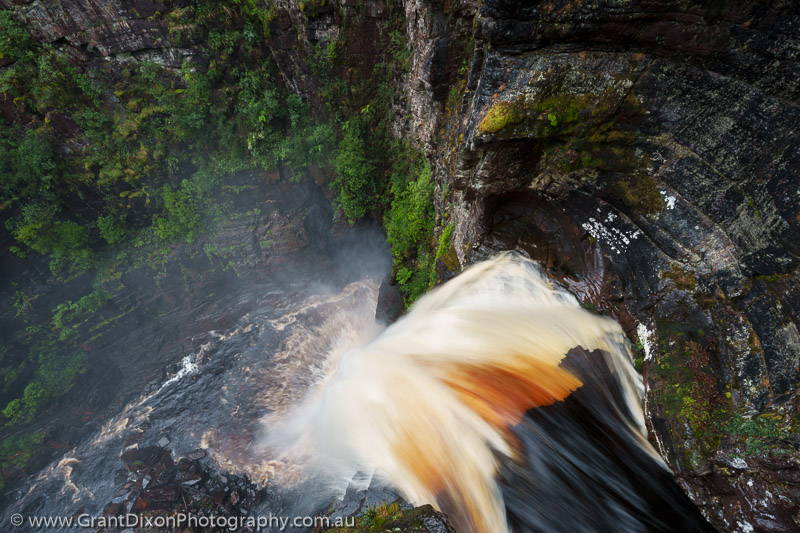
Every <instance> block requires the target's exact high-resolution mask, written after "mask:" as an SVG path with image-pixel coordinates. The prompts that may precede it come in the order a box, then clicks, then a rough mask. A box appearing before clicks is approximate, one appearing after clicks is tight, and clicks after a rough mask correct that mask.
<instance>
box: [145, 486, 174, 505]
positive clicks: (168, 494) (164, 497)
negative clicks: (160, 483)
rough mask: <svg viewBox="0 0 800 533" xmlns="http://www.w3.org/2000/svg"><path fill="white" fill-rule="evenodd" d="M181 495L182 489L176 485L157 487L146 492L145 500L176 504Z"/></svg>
mask: <svg viewBox="0 0 800 533" xmlns="http://www.w3.org/2000/svg"><path fill="white" fill-rule="evenodd" d="M180 495H181V489H180V488H179V487H176V486H174V485H167V486H164V487H155V488H152V489H148V490H147V491H145V498H147V499H148V500H150V501H153V502H174V501H177V500H178V498H179V497H180Z"/></svg>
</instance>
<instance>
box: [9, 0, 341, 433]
mask: <svg viewBox="0 0 800 533" xmlns="http://www.w3.org/2000/svg"><path fill="white" fill-rule="evenodd" d="M157 16H161V15H160V14H159V15H157ZM167 16H168V17H169V19H168V20H169V22H170V24H171V27H172V28H174V31H171V33H172V34H173V37H175V38H176V39H177V40H180V39H182V38H184V37H188V34H187V35H186V36H183V35H178V34H179V33H181V32H184V33H185V32H189V33H194V36H195V37H198V38H200V39H201V40H204V41H205V42H206V43H207V49H206V63H207V65H208V66H207V68H206V67H203V68H201V66H200V65H199V64H192V63H188V62H187V63H184V65H183V67H182V68H181V69H180V70H175V69H169V68H165V67H163V66H161V65H158V64H155V63H148V62H140V63H127V64H120V63H115V62H103V63H97V64H93V65H92V66H91V68H81V67H78V66H75V65H73V64H72V63H71V62H70V59H69V57H68V56H67V55H66V54H64V53H61V52H59V51H58V50H56V49H55V48H54V47H53V46H51V45H49V44H44V43H39V42H37V41H36V40H35V39H33V38H32V37H31V36H30V34H29V33H28V31H27V30H26V29H25V28H24V27H22V26H21V25H20V24H18V23H17V22H16V21H15V19H14V18H13V16H12V14H11V11H9V10H6V9H2V10H0V57H2V58H3V59H6V60H8V59H11V60H12V61H13V62H12V63H11V64H9V65H8V66H7V67H5V68H4V69H3V70H2V73H0V93H2V94H3V96H4V97H5V99H6V101H7V102H12V104H13V107H14V112H15V113H16V114H17V115H18V116H20V117H23V120H21V121H20V123H16V124H8V123H4V122H2V120H0V176H2V178H1V179H2V187H0V222H2V225H3V227H4V228H5V229H6V230H7V231H8V232H9V233H10V234H11V235H12V236H13V238H14V239H15V240H16V244H15V246H13V247H12V251H13V252H14V253H16V254H17V255H19V256H20V257H23V258H24V257H28V256H31V258H32V259H34V258H35V257H36V255H41V256H46V257H47V258H48V261H49V266H50V270H51V272H52V274H53V276H54V277H55V278H56V279H57V280H58V281H62V282H67V281H69V280H70V279H72V278H74V277H76V276H78V275H81V274H86V273H89V274H90V275H94V276H95V282H94V284H93V285H94V288H93V289H90V291H91V292H88V293H87V294H84V295H83V296H82V297H78V298H75V300H74V301H71V300H67V301H65V302H63V303H61V304H58V305H56V306H55V307H54V308H53V309H52V310H51V314H50V315H49V316H48V315H47V314H46V311H45V312H44V313H45V315H44V316H42V314H43V313H42V310H39V313H38V315H37V314H36V313H35V312H32V311H31V309H32V306H31V302H32V301H33V300H35V298H36V296H35V295H30V296H29V295H27V294H25V293H23V292H21V291H19V292H18V293H17V295H16V296H15V300H14V306H15V308H16V309H17V314H18V316H21V317H22V318H24V319H25V320H28V321H30V322H33V323H37V322H38V324H39V325H36V326H30V327H28V329H27V330H23V331H21V332H18V335H17V337H18V338H17V339H16V342H17V347H18V349H19V347H20V346H21V347H23V348H22V349H23V350H24V349H25V348H24V347H25V346H27V349H28V356H27V358H26V359H24V360H22V361H20V360H19V358H17V359H11V358H7V357H6V355H4V357H3V358H2V359H0V368H2V371H3V375H4V380H3V391H4V393H5V394H10V393H11V392H12V391H15V390H16V391H19V392H18V393H17V395H16V397H13V396H12V397H11V398H10V399H8V400H6V401H7V404H6V405H5V407H3V406H1V405H0V408H2V413H3V415H4V417H5V424H6V425H7V426H15V425H19V424H25V423H28V422H30V421H31V420H33V418H34V417H35V416H36V414H37V413H38V412H40V411H42V410H43V409H45V408H46V407H47V406H48V405H49V404H50V403H51V402H52V401H53V400H55V399H56V398H58V397H59V396H61V395H62V394H64V393H65V392H66V391H68V390H69V389H70V387H71V386H72V384H73V382H74V380H75V378H76V376H77V375H79V374H80V373H81V372H82V370H83V368H84V365H85V362H86V358H87V354H86V352H85V350H83V349H82V347H81V344H80V343H81V342H83V341H85V340H86V339H85V338H84V337H85V335H84V333H85V332H87V331H95V330H96V328H97V327H99V326H98V325H99V324H104V323H107V322H108V321H110V320H113V317H103V316H102V314H100V310H101V308H103V307H104V304H105V302H106V300H107V299H108V298H110V294H108V293H107V292H106V291H105V290H104V289H103V288H102V287H103V283H104V282H105V281H108V280H113V279H117V278H118V277H119V275H120V274H121V271H122V270H125V269H127V268H135V267H138V266H144V265H152V266H153V267H154V268H156V269H157V268H159V265H161V268H163V265H164V264H165V261H166V258H167V255H168V253H169V251H170V250H171V249H172V247H173V246H174V245H175V244H177V243H180V242H192V241H194V240H195V239H197V238H198V236H199V235H200V234H201V230H202V228H204V227H206V226H208V225H210V224H214V223H215V221H217V220H220V219H221V218H222V217H223V216H224V212H223V207H222V206H220V205H219V204H218V202H215V198H216V197H217V196H218V194H219V191H220V189H221V187H222V184H223V183H224V181H225V180H226V178H227V177H228V176H230V175H232V174H233V173H235V172H238V171H241V170H246V169H258V168H261V169H274V168H275V167H277V166H279V165H280V166H283V167H284V168H286V169H287V174H289V175H291V176H293V178H292V179H294V180H302V179H305V178H306V176H307V175H308V172H307V168H308V167H309V166H311V165H313V164H317V165H320V166H324V165H327V164H329V163H330V162H331V161H332V160H333V159H334V156H335V151H336V135H335V133H334V128H333V127H332V125H331V124H330V123H329V122H327V121H320V120H318V119H317V118H315V116H314V114H313V113H312V112H311V110H310V107H309V104H308V103H307V102H305V101H303V100H302V99H301V98H300V97H298V96H297V95H294V94H290V93H289V91H287V90H286V88H285V87H284V86H283V84H282V83H281V82H280V81H279V76H278V74H277V69H276V67H275V66H274V65H273V64H272V62H271V61H270V60H268V59H267V60H265V57H264V55H263V50H265V49H266V46H267V44H266V41H265V39H266V37H267V36H268V34H269V31H268V27H269V22H270V21H271V18H272V17H273V16H274V12H273V10H272V9H264V6H263V5H262V4H261V3H260V2H255V1H254V0H231V1H229V2H216V3H197V4H192V5H190V6H187V7H186V8H183V9H179V10H173V11H171V12H170V13H169V14H168V15H167ZM241 21H244V23H243V24H242V22H241ZM267 57H269V55H267ZM231 65H234V67H231ZM32 254H35V255H32ZM124 313H125V312H123V313H122V314H124ZM100 334H101V332H97V333H95V334H94V335H95V336H97V335H100Z"/></svg>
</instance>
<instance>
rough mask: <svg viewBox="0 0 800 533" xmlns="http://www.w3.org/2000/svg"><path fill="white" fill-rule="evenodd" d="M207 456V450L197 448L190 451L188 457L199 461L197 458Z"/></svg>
mask: <svg viewBox="0 0 800 533" xmlns="http://www.w3.org/2000/svg"><path fill="white" fill-rule="evenodd" d="M205 456H206V451H205V450H195V451H193V452H191V453H189V454H188V455H187V456H186V457H187V458H189V459H191V460H192V461H197V460H200V459H202V458H203V457H205Z"/></svg>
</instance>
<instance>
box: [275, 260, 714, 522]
mask: <svg viewBox="0 0 800 533" xmlns="http://www.w3.org/2000/svg"><path fill="white" fill-rule="evenodd" d="M350 334H351V333H348V335H350ZM337 360H338V364H334V365H332V368H333V369H332V370H331V375H330V376H328V377H327V378H326V379H324V380H323V381H322V383H321V384H320V385H319V387H318V388H317V390H316V391H314V393H310V394H309V395H308V396H307V397H306V399H305V400H304V401H303V402H302V403H301V404H299V405H298V406H297V407H295V408H293V409H291V410H290V411H289V412H286V413H283V414H282V415H281V420H280V421H275V420H272V421H271V422H270V424H269V426H270V430H269V433H270V435H269V437H268V438H267V439H266V440H267V442H266V446H267V448H269V449H271V450H272V452H273V453H281V454H283V455H284V456H292V457H293V460H296V461H305V462H307V463H309V464H313V465H314V466H315V467H318V468H321V469H323V470H324V471H326V472H327V473H328V475H345V474H344V473H348V472H349V473H352V471H353V469H365V470H370V469H372V470H375V471H377V472H380V473H381V474H382V475H383V476H385V478H386V479H387V480H388V481H389V482H390V483H391V484H392V485H393V486H394V487H395V488H397V489H398V490H399V491H400V492H401V493H402V495H403V496H404V498H406V499H407V500H408V501H409V502H411V503H413V504H424V503H431V504H433V505H434V506H435V507H437V508H439V509H441V510H443V511H444V512H445V513H447V514H448V516H449V517H450V520H451V521H452V522H453V524H454V526H455V528H456V530H457V531H459V532H460V533H468V532H485V533H505V532H507V531H509V524H510V523H511V524H513V528H514V529H516V530H530V531H552V530H558V529H559V528H558V527H557V526H552V525H549V524H547V519H546V518H543V516H544V515H546V514H547V506H548V498H547V494H548V490H550V491H551V492H553V490H552V489H553V488H554V487H562V486H564V487H566V488H565V489H564V490H561V488H559V492H565V491H566V492H569V491H572V492H573V496H571V497H570V498H571V499H570V498H567V499H566V500H565V499H564V498H565V496H564V495H563V494H560V493H559V494H558V495H554V496H553V497H552V501H553V505H554V508H553V510H556V509H559V508H560V506H564V505H566V506H567V507H569V506H572V505H581V506H583V509H584V511H586V510H593V509H594V508H595V507H596V505H595V506H594V507H593V506H592V505H588V504H583V503H581V502H580V498H581V497H583V496H586V494H587V493H586V490H588V489H586V486H585V485H586V484H587V483H588V484H591V483H596V484H597V490H596V492H598V493H601V494H606V495H610V496H608V498H607V499H609V500H614V501H616V500H619V499H621V498H623V496H619V495H618V494H617V492H619V493H625V491H627V490H628V489H627V488H626V487H625V486H624V482H622V481H619V480H617V477H620V478H623V477H624V478H625V479H628V478H630V479H633V480H634V483H633V484H634V485H635V488H634V489H631V491H628V492H631V495H630V496H629V497H628V498H629V500H630V501H631V507H632V510H630V511H625V510H621V509H623V508H624V507H625V506H624V505H622V504H620V503H619V502H617V503H610V504H607V505H606V506H607V507H608V508H609V509H608V510H607V511H606V512H605V514H606V518H607V519H608V520H610V521H611V522H612V523H613V524H614V525H615V530H617V531H623V530H630V531H637V530H658V529H659V527H661V526H663V527H664V528H666V529H665V530H669V529H670V527H671V526H670V525H669V524H665V523H662V522H663V520H662V519H661V518H658V517H657V516H655V515H657V514H658V513H657V512H655V511H654V512H653V513H649V511H648V508H647V506H648V505H651V506H658V505H663V506H664V507H665V508H666V509H667V511H668V512H672V510H673V509H672V508H675V509H676V510H675V512H678V513H680V512H681V511H680V510H679V509H681V508H682V506H683V507H686V506H688V508H689V509H693V508H692V507H691V504H690V503H689V502H688V499H686V498H685V496H683V494H682V493H681V492H680V490H679V489H678V488H677V485H675V483H674V482H673V481H672V479H671V474H669V472H668V470H667V469H666V467H665V465H664V464H663V462H662V461H661V459H660V457H659V456H658V454H657V453H656V451H655V450H654V449H653V447H652V446H651V445H650V443H649V442H648V440H647V436H646V429H645V424H644V415H643V412H642V408H641V400H642V394H643V386H642V379H641V376H640V375H638V374H637V372H636V371H635V369H634V367H633V362H632V359H631V354H630V350H629V345H628V343H627V341H626V339H625V337H624V334H623V332H622V330H621V328H620V326H619V325H618V324H617V323H616V322H615V321H613V320H611V319H608V318H603V317H600V316H598V315H596V314H593V313H591V312H589V311H587V310H585V309H583V308H581V307H580V306H579V305H578V302H577V301H576V300H575V299H574V298H573V297H572V296H571V295H569V294H568V293H566V292H564V291H562V290H559V289H558V288H556V287H554V286H553V285H552V284H551V283H550V282H549V281H548V279H547V278H546V277H545V276H544V275H543V274H542V272H541V271H540V269H539V268H538V266H537V265H536V264H535V263H533V262H532V261H529V260H527V259H525V258H523V257H521V256H519V255H516V254H503V255H499V256H497V257H496V258H494V259H492V260H490V261H486V262H483V263H479V264H477V265H474V266H472V267H471V268H469V269H468V270H466V271H465V272H464V273H462V274H461V275H459V276H458V277H456V278H455V279H453V280H451V281H449V282H448V283H446V284H444V285H443V286H441V287H439V288H437V289H435V290H434V291H432V292H430V293H429V294H427V295H426V296H424V297H423V298H422V299H420V300H419V301H418V302H417V303H416V304H415V305H414V306H413V308H412V309H411V310H410V312H409V313H408V314H407V315H406V316H404V317H403V318H401V319H400V320H398V321H397V322H396V323H394V324H392V325H391V326H389V327H388V328H386V329H385V330H384V331H383V332H381V333H380V334H378V335H377V336H376V337H375V338H374V339H372V340H371V341H369V342H368V343H367V344H366V345H364V346H361V347H357V348H351V349H349V350H346V351H344V352H343V353H342V354H340V355H338V356H337ZM581 395H583V396H581ZM576 399H577V400H576ZM576 401H577V403H576ZM551 409H559V411H554V412H552V413H551V411H549V410H551ZM537 413H538V414H537ZM542 413H544V415H545V418H541V417H542V416H543V415H542ZM553 414H558V416H563V417H566V418H570V417H573V418H575V419H574V420H566V419H565V420H563V421H562V422H563V427H570V428H571V427H573V426H574V427H575V428H577V429H571V430H570V435H567V436H564V435H559V432H558V430H557V429H556V430H553V429H548V430H546V431H547V433H545V432H544V429H543V428H545V426H547V421H548V420H550V418H552V415H553ZM537 416H538V417H539V418H537ZM547 417H550V418H547ZM570 424H572V425H570ZM576 424H577V425H576ZM587 427H588V428H589V429H586V428H587ZM582 431H585V432H586V436H585V437H584V436H582V433H581V432H582ZM593 432H594V433H593ZM598 432H599V433H600V435H595V436H592V435H594V434H595V433H598ZM600 437H602V438H607V439H610V440H609V442H610V443H611V444H610V445H607V446H605V448H603V445H599V444H598V443H597V442H595V441H594V440H592V439H595V440H596V438H600ZM576 439H577V440H578V441H582V442H584V444H585V446H583V448H580V447H578V448H576V449H577V450H578V451H573V450H572V447H573V445H574V444H575V440H576ZM562 441H563V442H564V446H563V447H562V446H561V445H560V443H561V442H562ZM578 444H580V442H578ZM598 447H600V448H602V449H600V450H599V452H598V451H597V448H598ZM582 449H586V450H588V451H586V452H584V451H581V450H582ZM276 450H279V451H278V452H276ZM592 450H594V451H592ZM590 452H591V453H590ZM594 452H597V453H599V456H598V457H605V456H612V457H615V458H617V459H620V461H621V464H623V465H627V466H621V467H615V471H614V472H612V473H610V474H609V475H608V476H606V477H605V478H604V479H609V480H612V481H611V482H610V483H611V484H612V485H613V486H608V487H606V486H603V483H604V482H603V481H602V479H601V480H600V481H592V479H593V474H591V471H592V470H593V469H594V468H595V465H596V467H597V469H598V470H597V471H598V472H599V471H601V470H602V469H603V468H604V464H605V463H604V462H603V460H602V458H600V459H597V458H595V456H594V455H592V454H593V453H594ZM532 453H533V455H532ZM584 453H586V454H588V455H586V456H585V458H583V454H584ZM615 460H616V459H615ZM615 464H616V463H615ZM536 472H539V473H540V474H542V476H541V478H539V479H536V478H535V477H534V478H532V479H531V476H530V474H531V473H536ZM587 472H588V473H587ZM545 474H546V475H545ZM615 476H616V477H615ZM637 476H639V477H641V478H642V479H643V480H644V481H643V482H642V483H643V484H642V483H639V479H638V477H637ZM564 480H567V481H566V482H565V481H564ZM637 483H639V484H638V485H637ZM648 483H650V485H652V487H656V488H652V490H651V489H648V488H647V487H648V486H650V485H648ZM570 484H573V485H577V486H578V487H571V488H570ZM641 486H644V487H645V488H644V489H641ZM665 487H666V488H665ZM643 491H644V492H647V491H649V493H648V494H646V495H644V496H642V495H641V492H643ZM653 498H655V501H651V500H653ZM640 499H641V500H642V501H639V500H640ZM594 500H595V503H596V502H598V501H601V500H602V498H595V499H594ZM575 502H577V503H575ZM532 505H533V506H538V507H537V508H536V509H533V510H531V509H530V506H532ZM670 507H672V508H670ZM562 511H563V512H564V513H566V515H565V516H562V518H561V519H560V520H561V521H560V522H555V523H556V524H561V523H563V524H564V530H565V531H570V530H572V531H574V530H581V529H584V530H602V528H601V527H600V524H603V523H604V519H603V518H598V519H597V521H596V522H593V520H594V519H592V518H591V516H589V517H588V518H580V520H584V521H585V523H583V524H578V525H577V526H576V525H575V524H574V523H573V522H574V520H572V519H571V517H570V516H569V515H570V514H571V511H570V509H569V508H566V509H563V510H562ZM592 512H594V511H592ZM693 512H694V514H695V515H698V513H697V511H696V510H693ZM648 513H649V514H648ZM584 514H586V513H585V512H584ZM640 515H641V516H640ZM651 515H652V517H651ZM689 515H691V513H689V514H687V515H686V516H689ZM695 515H691V516H692V517H693V518H692V519H693V520H694V518H697V517H695ZM574 516H575V517H582V516H583V515H582V514H581V511H580V510H578V509H576V510H575V514H574ZM698 516H699V515H698ZM697 522H698V523H703V521H702V519H698V520H697ZM686 524H689V525H688V526H687V525H686ZM683 525H684V527H685V528H687V527H688V529H690V530H691V529H692V527H693V526H692V525H691V523H689V522H687V523H685V524H683Z"/></svg>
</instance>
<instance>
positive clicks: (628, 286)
mask: <svg viewBox="0 0 800 533" xmlns="http://www.w3.org/2000/svg"><path fill="white" fill-rule="evenodd" d="M435 4H436V3H432V2H430V3H429V2H409V3H408V4H407V12H408V20H409V28H410V29H411V30H412V31H411V35H412V45H413V46H414V53H415V70H414V72H413V75H414V76H418V77H419V78H420V79H418V80H412V82H411V98H412V102H413V105H412V109H413V110H414V113H415V115H414V123H416V124H420V123H421V124H427V126H425V127H423V128H422V129H421V131H420V137H421V138H422V140H423V141H424V142H426V144H427V149H428V152H429V154H430V156H431V159H432V160H433V162H434V164H435V166H436V176H437V183H438V187H439V188H438V189H437V191H438V192H439V193H440V194H437V213H438V215H439V217H440V219H441V220H442V221H443V224H447V223H452V224H454V232H453V236H454V237H453V246H452V249H451V254H449V255H451V256H457V259H458V261H457V263H456V262H454V261H452V260H451V261H449V264H448V265H447V266H448V267H449V268H450V269H452V270H457V269H458V268H461V267H463V266H464V265H466V264H468V263H470V262H473V261H475V260H478V259H481V258H483V257H486V256H487V255H489V254H491V253H493V252H495V251H498V250H505V249H516V250H519V251H521V252H523V253H525V254H527V255H529V256H531V257H533V258H536V259H538V260H541V261H542V262H544V263H545V264H546V265H547V266H548V269H549V270H550V271H551V273H552V274H553V275H554V276H556V277H557V279H559V280H560V281H561V282H562V283H563V284H564V285H565V286H567V287H568V288H569V289H570V290H572V291H573V292H574V293H576V294H577V295H578V296H579V298H580V299H581V301H582V302H583V303H584V305H586V306H587V307H591V308H595V309H597V310H599V311H601V312H603V313H609V314H612V315H614V316H616V317H617V318H618V319H619V320H620V321H621V322H622V324H623V325H624V326H625V327H626V329H627V331H628V332H629V336H630V337H631V339H632V340H633V341H634V342H637V341H638V343H639V345H640V353H639V357H640V360H639V361H637V363H639V364H641V366H642V370H643V373H644V376H645V381H646V387H647V412H648V415H649V416H650V430H651V432H652V438H653V440H654V441H655V442H656V443H657V445H658V448H659V450H660V452H661V453H662V455H663V456H664V457H665V459H666V460H667V462H668V464H669V466H670V467H671V468H672V469H673V470H674V471H675V473H676V475H677V477H678V479H679V480H680V481H681V483H682V484H683V486H684V487H685V488H686V490H687V491H688V492H689V494H690V495H691V496H692V497H693V498H694V499H695V501H696V502H697V503H698V505H700V506H701V508H702V509H704V511H705V512H706V513H707V515H708V516H709V517H710V519H711V520H712V521H713V522H714V523H715V524H716V525H717V526H718V527H720V528H723V529H741V530H750V529H748V528H749V527H750V526H748V525H747V524H751V526H752V527H753V528H756V529H759V530H762V531H788V530H791V529H793V528H796V527H797V525H798V524H800V522H798V520H800V515H798V503H797V502H798V501H800V499H798V498H800V492H798V491H799V490H800V489H799V488H798V481H800V470H798V466H800V465H798V461H797V445H798V441H797V433H796V429H795V428H796V420H797V418H796V417H797V407H798V402H800V397H798V395H797V384H798V361H800V335H798V328H797V324H798V320H799V319H800V277H798V270H797V265H798V251H800V250H799V249H798V239H797V236H798V235H800V194H798V178H797V176H798V172H799V171H800V152H798V149H797V148H798V137H797V124H798V123H800V111H799V110H798V108H797V98H798V96H799V95H800V92H799V89H800V88H799V87H798V83H800V65H798V62H797V61H798V54H800V42H799V41H798V33H797V28H798V24H800V12H799V11H798V10H797V8H796V6H793V5H790V4H789V3H785V2H760V3H739V2H642V1H621V2H600V3H597V2H591V3H590V2H558V1H556V2H537V3H519V2H511V1H502V0H486V1H484V2H482V3H481V4H480V6H479V7H478V8H476V7H475V6H474V4H471V3H467V2H464V3H462V4H461V5H454V4H448V5H449V6H450V10H451V11H450V12H449V13H448V11H447V10H448V8H447V7H445V8H444V11H442V8H437V7H435ZM437 10H438V11H437ZM473 14H474V15H475V16H474V22H473V23H472V24H471V25H470V26H469V29H470V31H469V32H467V34H466V35H464V34H462V35H458V28H459V27H463V24H462V23H461V22H460V21H462V20H463V19H465V18H466V19H469V18H471V17H472V15H473ZM420 21H422V22H420ZM420 27H425V28H426V30H425V31H420V30H419V29H418V28H420ZM414 32H417V34H420V35H421V36H424V37H425V39H424V40H422V41H419V40H417V39H415V38H414V36H415V33H414ZM448 36H455V38H458V39H461V40H462V42H467V41H468V40H469V39H474V52H472V55H471V56H470V55H469V50H468V54H467V55H465V56H464V57H462V58H458V59H459V60H461V61H462V62H463V64H464V65H469V68H468V72H467V69H464V70H463V71H462V73H461V75H460V74H459V73H458V72H455V71H454V70H453V69H452V68H449V67H448V60H447V59H446V57H443V56H446V52H442V45H441V44H438V43H441V41H442V40H444V41H447V39H448ZM432 43H433V46H434V50H431V45H432ZM437 47H438V48H437ZM451 47H452V42H451ZM452 63H453V60H450V61H449V64H452ZM442 80H444V81H445V82H446V85H445V88H441V87H440V86H441V85H442V83H443V81H442ZM448 93H449V94H450V96H449V97H448V96H447V95H448ZM432 109H433V110H435V111H434V112H431V110H432ZM431 117H434V118H435V120H433V121H430V118H431ZM436 119H438V121H437V120H436ZM445 259H447V257H446V258H445Z"/></svg>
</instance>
